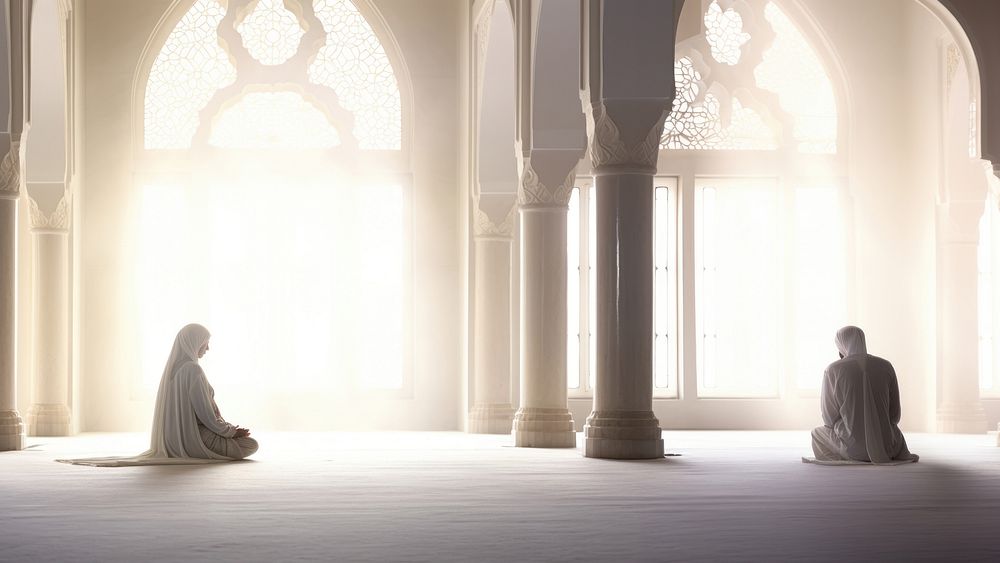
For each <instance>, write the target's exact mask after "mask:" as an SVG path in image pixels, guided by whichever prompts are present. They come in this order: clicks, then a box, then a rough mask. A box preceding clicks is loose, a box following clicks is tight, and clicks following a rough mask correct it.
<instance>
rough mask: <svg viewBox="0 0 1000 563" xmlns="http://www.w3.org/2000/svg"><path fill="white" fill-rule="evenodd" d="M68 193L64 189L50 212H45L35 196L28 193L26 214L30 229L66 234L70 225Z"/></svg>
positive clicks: (37, 231)
mask: <svg viewBox="0 0 1000 563" xmlns="http://www.w3.org/2000/svg"><path fill="white" fill-rule="evenodd" d="M69 203H70V195H69V192H68V191H66V192H64V193H63V196H62V198H61V199H60V200H59V203H58V204H57V205H56V208H55V209H54V210H53V211H52V213H46V212H45V211H43V210H42V209H41V208H40V207H39V206H38V202H37V201H35V198H33V197H31V195H30V194H29V195H28V215H29V216H30V218H31V230H32V231H33V232H36V233H56V234H68V233H69V226H70V205H69Z"/></svg>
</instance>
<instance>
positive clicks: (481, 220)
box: [472, 193, 517, 239]
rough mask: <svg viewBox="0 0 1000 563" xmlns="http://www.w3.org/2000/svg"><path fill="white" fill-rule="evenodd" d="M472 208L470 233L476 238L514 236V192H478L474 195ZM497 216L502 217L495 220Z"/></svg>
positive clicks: (515, 210)
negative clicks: (473, 216)
mask: <svg viewBox="0 0 1000 563" xmlns="http://www.w3.org/2000/svg"><path fill="white" fill-rule="evenodd" d="M473 208H474V213H475V218H474V220H473V223H472V233H473V235H475V237H476V238H503V239H512V238H514V216H515V214H516V213H517V204H516V195H515V194H513V193H511V194H480V195H477V196H475V198H474V200H473ZM505 210H506V212H505ZM499 217H503V218H502V219H500V220H497V218H499Z"/></svg>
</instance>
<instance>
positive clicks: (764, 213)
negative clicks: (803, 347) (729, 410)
mask: <svg viewBox="0 0 1000 563" xmlns="http://www.w3.org/2000/svg"><path fill="white" fill-rule="evenodd" d="M696 192H697V197H696V200H695V204H696V210H695V214H696V217H695V221H696V223H695V224H696V225H697V226H696V229H697V234H696V240H695V270H696V273H697V280H696V282H695V283H696V285H695V288H696V292H697V294H698V299H697V305H696V307H697V311H696V319H697V326H698V328H697V332H698V339H697V347H698V360H699V361H698V396H699V397H774V396H777V394H778V374H779V369H778V368H779V365H778V356H777V350H778V349H779V347H778V344H779V340H778V330H779V324H778V321H777V318H778V314H779V296H781V295H782V292H781V290H780V288H781V275H780V269H779V266H780V264H779V262H778V250H777V249H778V248H779V247H780V246H779V243H780V240H779V238H778V232H777V228H776V225H778V215H777V212H778V208H777V190H776V187H775V185H774V182H773V181H772V180H762V179H732V180H708V179H701V180H699V181H698V182H697V184H696Z"/></svg>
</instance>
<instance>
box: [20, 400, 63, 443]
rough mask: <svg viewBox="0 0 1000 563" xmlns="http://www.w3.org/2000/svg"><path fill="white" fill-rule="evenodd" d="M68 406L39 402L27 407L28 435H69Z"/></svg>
mask: <svg viewBox="0 0 1000 563" xmlns="http://www.w3.org/2000/svg"><path fill="white" fill-rule="evenodd" d="M69 421H70V415H69V408H68V407H67V406H66V405H62V404H45V403H39V404H34V405H31V408H30V409H28V436H69Z"/></svg>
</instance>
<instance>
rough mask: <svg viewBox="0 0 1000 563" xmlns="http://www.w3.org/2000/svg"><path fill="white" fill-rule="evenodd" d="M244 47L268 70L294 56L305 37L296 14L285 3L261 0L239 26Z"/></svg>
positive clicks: (280, 0) (238, 29) (276, 0)
mask: <svg viewBox="0 0 1000 563" xmlns="http://www.w3.org/2000/svg"><path fill="white" fill-rule="evenodd" d="M236 31H238V32H239V33H240V36H241V37H243V46H244V47H246V49H247V51H249V52H250V55H251V56H253V58H255V59H257V60H258V61H260V62H261V64H265V65H268V66H274V65H280V64H281V63H283V62H285V61H287V60H288V59H290V58H292V57H293V56H294V55H295V52H296V51H298V50H299V42H301V41H302V36H303V35H305V34H306V32H305V30H304V29H302V26H301V25H299V20H298V19H297V18H296V17H295V14H293V13H292V12H290V11H288V10H287V9H286V8H285V6H284V3H283V2H282V0H258V2H257V5H256V6H255V7H254V9H253V11H252V12H250V13H249V14H247V17H246V18H245V19H244V20H243V21H242V22H240V24H239V25H238V26H236Z"/></svg>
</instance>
